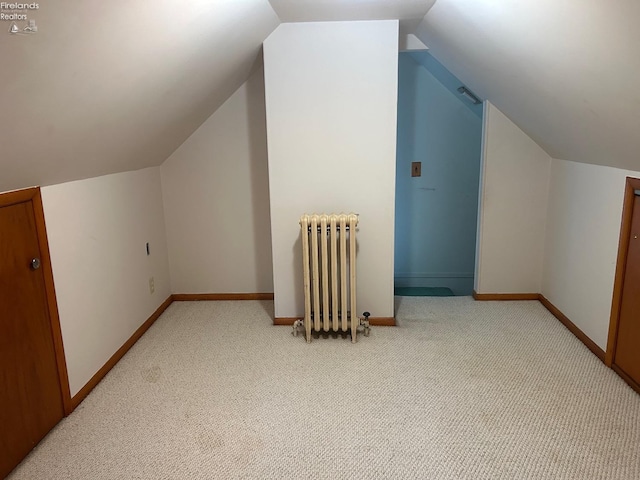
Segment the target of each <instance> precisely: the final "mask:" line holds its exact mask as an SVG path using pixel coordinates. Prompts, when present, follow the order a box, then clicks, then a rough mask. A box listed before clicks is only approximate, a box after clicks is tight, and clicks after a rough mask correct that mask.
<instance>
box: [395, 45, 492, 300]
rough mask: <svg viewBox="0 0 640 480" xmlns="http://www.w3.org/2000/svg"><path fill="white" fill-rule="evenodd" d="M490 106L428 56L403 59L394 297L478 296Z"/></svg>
mask: <svg viewBox="0 0 640 480" xmlns="http://www.w3.org/2000/svg"><path fill="white" fill-rule="evenodd" d="M482 117H483V105H482V103H481V101H480V100H479V99H477V97H476V96H475V95H474V94H473V92H471V91H470V90H468V89H467V88H466V86H465V85H463V84H462V82H460V81H459V80H458V79H457V78H456V77H455V76H454V75H453V74H452V73H451V72H449V71H448V70H447V69H446V68H445V67H444V66H443V65H442V64H440V63H439V62H438V61H437V60H436V59H435V58H434V57H433V56H432V55H431V54H430V53H429V52H428V51H412V52H400V54H399V59H398V132H397V133H398V136H397V138H398V141H397V152H396V211H395V263H394V264H395V271H394V282H395V285H394V286H395V294H396V295H399V296H425V295H426V296H453V295H471V294H472V292H473V283H474V271H475V255H476V232H477V219H478V189H479V184H480V163H481V151H482Z"/></svg>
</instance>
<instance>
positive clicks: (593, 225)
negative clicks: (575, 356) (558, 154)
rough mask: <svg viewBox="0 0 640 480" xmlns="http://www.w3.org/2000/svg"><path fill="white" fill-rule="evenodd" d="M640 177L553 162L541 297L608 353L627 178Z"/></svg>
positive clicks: (619, 171)
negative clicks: (608, 337) (610, 317)
mask: <svg viewBox="0 0 640 480" xmlns="http://www.w3.org/2000/svg"><path fill="white" fill-rule="evenodd" d="M627 176H633V177H636V178H639V177H640V172H631V171H626V170H619V169H616V168H611V167H601V166H595V165H587V164H582V163H574V162H568V161H565V160H555V159H554V160H553V162H552V166H551V184H550V189H549V208H548V219H547V233H546V243H545V260H544V276H543V283H542V294H543V295H544V296H545V297H546V298H547V299H549V301H550V302H551V303H553V304H554V305H555V306H556V307H558V308H559V309H560V310H561V311H562V313H564V314H565V315H566V316H567V317H568V318H569V319H570V320H571V321H572V322H573V323H575V324H576V326H578V327H579V328H580V330H582V331H583V332H584V333H585V334H586V335H587V336H588V337H589V338H590V339H591V340H593V341H594V342H595V343H596V344H597V345H598V346H599V347H600V348H602V349H603V350H606V347H607V335H608V330H609V315H610V313H611V300H612V296H613V282H614V276H615V269H616V261H617V255H618V241H619V238H620V222H621V219H622V203H623V197H624V188H625V177H627Z"/></svg>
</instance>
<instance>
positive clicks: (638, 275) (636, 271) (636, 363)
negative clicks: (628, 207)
mask: <svg viewBox="0 0 640 480" xmlns="http://www.w3.org/2000/svg"><path fill="white" fill-rule="evenodd" d="M624 272H625V273H624V283H623V286H622V300H621V303H620V319H619V320H618V338H617V342H616V349H615V356H614V363H615V365H616V366H617V367H618V368H620V369H621V370H622V371H623V372H624V373H626V374H627V375H628V376H629V377H630V378H631V379H632V380H633V381H634V382H636V383H637V384H640V196H639V195H635V198H634V201H633V213H632V219H631V229H630V236H629V247H628V250H627V260H626V265H625V269H624Z"/></svg>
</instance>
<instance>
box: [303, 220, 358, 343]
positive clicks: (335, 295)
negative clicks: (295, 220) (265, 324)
mask: <svg viewBox="0 0 640 480" xmlns="http://www.w3.org/2000/svg"><path fill="white" fill-rule="evenodd" d="M357 225H358V216H357V215H355V214H331V215H326V214H322V215H318V214H312V215H303V216H302V217H301V218H300V230H301V237H302V265H303V281H304V296H305V298H304V308H305V317H304V320H303V323H304V327H305V334H306V338H307V341H308V342H309V341H311V332H312V331H316V332H319V331H324V332H328V331H329V330H335V331H339V330H343V331H349V330H351V340H352V341H353V342H355V341H356V334H357V328H358V325H359V318H358V317H357V314H356V312H357V310H356V253H357V244H356V227H357Z"/></svg>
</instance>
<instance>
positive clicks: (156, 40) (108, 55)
mask: <svg viewBox="0 0 640 480" xmlns="http://www.w3.org/2000/svg"><path fill="white" fill-rule="evenodd" d="M29 18H33V19H35V20H36V23H37V27H38V33H37V34H32V35H10V34H9V33H8V30H9V26H10V22H6V21H1V22H0V28H1V29H2V30H1V31H0V59H1V60H2V67H1V69H0V115H1V117H0V145H1V146H2V149H1V150H0V191H4V190H9V189H15V188H21V187H25V186H28V185H34V184H40V185H47V184H54V183H59V182H63V181H67V180H74V179H81V178H88V177H93V176H98V175H102V174H106V173H113V172H120V171H126V170H135V169H138V168H143V167H147V166H151V165H159V164H160V163H162V162H163V161H164V160H165V159H166V158H167V157H168V156H169V155H170V154H171V153H172V152H173V151H174V150H175V149H176V148H177V147H178V146H179V145H180V144H181V143H182V142H183V141H184V140H185V139H186V138H187V137H188V136H189V135H190V134H191V133H192V132H193V131H194V130H195V129H196V128H197V127H198V126H199V125H200V124H202V122H203V121H204V120H206V118H208V117H209V116H210V115H211V114H212V113H213V112H214V111H215V110H216V109H217V108H218V106H220V105H221V104H222V103H223V102H224V101H225V100H226V99H227V98H228V97H229V96H230V95H231V93H233V92H234V91H235V90H236V89H237V88H238V87H239V86H240V85H241V84H242V83H243V82H244V81H245V80H246V78H247V76H248V75H249V72H250V70H251V68H252V65H253V64H254V62H255V61H256V58H257V56H258V53H259V52H260V48H261V44H262V42H263V40H264V39H265V38H266V37H267V36H268V35H269V34H270V33H271V32H272V31H273V30H274V29H275V28H276V27H277V26H278V25H279V23H280V21H279V19H278V17H277V15H276V14H275V12H274V11H273V9H272V8H271V5H270V4H269V2H268V1H267V0H242V1H238V0H209V1H205V0H192V1H189V2H175V1H169V0H136V1H127V0H112V1H101V0H87V1H77V0H56V1H55V2H40V9H39V10H37V11H34V12H32V14H30V15H29ZM18 23H19V24H20V26H21V27H22V24H23V23H26V22H18Z"/></svg>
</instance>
